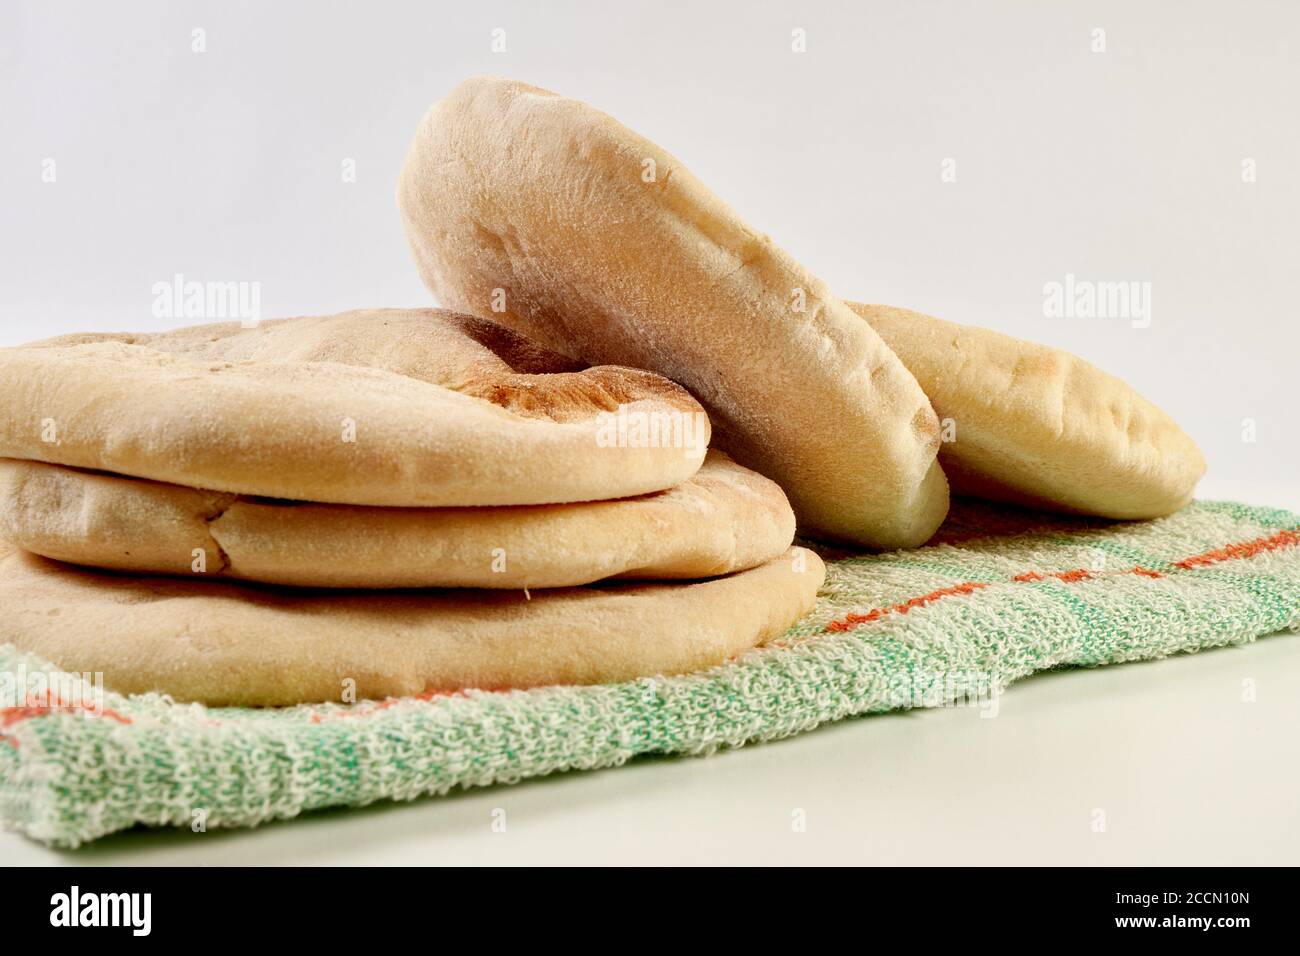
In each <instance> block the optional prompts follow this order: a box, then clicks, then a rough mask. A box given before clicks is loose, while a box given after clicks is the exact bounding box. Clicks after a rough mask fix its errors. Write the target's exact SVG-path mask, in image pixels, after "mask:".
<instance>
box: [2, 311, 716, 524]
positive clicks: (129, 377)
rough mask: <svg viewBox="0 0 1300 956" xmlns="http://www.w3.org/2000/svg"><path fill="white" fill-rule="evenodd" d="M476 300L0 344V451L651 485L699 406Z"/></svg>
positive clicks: (519, 494) (702, 445) (606, 491)
mask: <svg viewBox="0 0 1300 956" xmlns="http://www.w3.org/2000/svg"><path fill="white" fill-rule="evenodd" d="M580 369H581V366H580V365H578V364H576V363H574V362H573V361H572V360H570V359H566V358H564V357H563V356H560V355H557V354H555V353H553V352H548V351H546V350H545V349H542V348H539V347H538V346H536V345H535V344H533V343H531V342H529V341H527V340H526V339H524V338H523V337H522V336H520V335H518V334H517V333H514V332H510V331H509V330H507V329H505V328H503V327H501V326H498V325H496V324H494V323H491V322H488V321H486V320H483V319H475V318H472V317H470V316H464V315H456V314H454V313H451V312H445V311H438V310H410V311H408V310H375V311H362V312H346V313H343V314H342V315H333V316H323V317H306V318H297V319H282V320H279V321H268V322H264V323H262V324H261V325H259V326H256V327H253V328H242V327H241V326H240V325H239V324H238V323H234V322H229V323H223V324H219V325H206V326H197V327H193V328H186V329H178V330H176V331H174V332H166V333H162V334H157V335H146V334H141V335H125V334H123V335H72V336H64V337H63V338H59V339H51V340H49V341H46V342H40V343H36V344H35V345H32V346H25V347H22V348H12V349H0V456H3V457H9V458H27V459H34V460H37V461H48V462H54V463H56V464H62V465H72V466H75V467H81V468H93V469H100V470H104V471H111V472H116V473H119V474H124V475H134V476H137V477H141V478H151V479H154V480H156V481H166V482H172V483H175V484H181V485H188V486H190V487H195V488H209V489H213V490H217V491H227V492H233V493H237V494H248V495H265V496H271V497H277V498H296V499H304V500H311V501H326V502H336V503H342V504H362V505H391V506H442V505H516V504H545V503H550V502H560V501H589V500H593V499H603V498H618V497H624V496H627V495H637V494H644V493H646V492H651V491H659V490H661V489H663V488H668V487H671V486H673V485H675V484H678V483H679V482H682V481H685V480H686V479H687V478H689V477H690V476H691V475H692V474H694V473H695V470H696V469H697V468H698V467H699V464H700V462H701V461H702V460H703V458H704V453H705V450H706V446H707V444H708V438H709V426H708V422H707V416H705V415H704V413H703V410H702V409H701V408H700V407H699V405H698V404H697V403H696V402H695V401H694V400H693V399H692V398H691V397H690V396H689V395H688V394H687V393H686V392H685V391H684V390H683V389H682V388H681V387H679V386H677V385H675V384H673V383H672V382H669V381H667V380H666V379H663V378H660V377H659V376H657V375H653V374H651V373H649V372H643V371H637V370H633V369H623V368H611V367H601V368H589V369H585V370H580Z"/></svg>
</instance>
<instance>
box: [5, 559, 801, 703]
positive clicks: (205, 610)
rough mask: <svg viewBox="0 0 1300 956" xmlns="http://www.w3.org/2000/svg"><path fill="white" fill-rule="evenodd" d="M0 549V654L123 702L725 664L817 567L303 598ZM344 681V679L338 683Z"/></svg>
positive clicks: (569, 677)
mask: <svg viewBox="0 0 1300 956" xmlns="http://www.w3.org/2000/svg"><path fill="white" fill-rule="evenodd" d="M7 551H8V546H7V545H3V544H0V605H2V606H3V607H4V609H5V613H4V615H3V616H0V644H3V643H12V644H14V645H15V646H16V647H18V648H19V649H20V650H25V651H30V652H33V653H36V654H39V655H41V656H42V657H44V658H46V659H47V660H50V661H52V662H53V663H54V664H55V665H57V666H58V667H60V668H62V669H63V670H66V671H71V672H74V673H102V674H103V676H104V684H105V686H106V687H108V688H109V689H111V690H116V691H119V692H121V693H127V694H132V693H146V692H150V691H157V692H160V693H166V694H171V695H172V696H173V697H175V698H176V699H177V700H181V701H200V702H203V703H206V704H209V705H212V706H225V705H237V706H279V705H289V704H297V703H311V702H318V701H328V700H334V701H338V700H340V699H341V698H342V696H343V694H344V692H345V690H347V689H348V688H349V687H353V686H354V687H355V693H356V696H357V699H366V698H383V697H387V696H395V697H396V696H407V695H411V694H418V693H422V692H429V691H453V690H461V689H465V688H483V689H506V688H516V687H537V686H544V685H550V684H591V683H602V682H606V681H622V680H631V679H634V678H637V677H644V676H652V675H657V674H676V673H683V672H686V671H691V670H697V669H700V668H704V667H710V666H713V665H716V664H721V663H722V662H724V661H726V660H727V659H728V658H730V657H733V656H735V655H736V654H740V653H743V652H744V651H746V650H748V649H750V648H751V647H754V646H755V645H757V644H761V643H763V642H764V641H766V640H769V639H770V638H772V637H775V636H778V635H780V634H781V633H783V632H784V631H785V630H786V628H788V627H789V626H790V625H791V624H792V623H793V622H794V621H795V620H796V619H797V618H798V617H800V616H801V615H802V614H804V613H805V612H806V611H808V610H809V609H810V608H811V607H812V605H813V602H814V600H815V598H816V592H817V588H818V587H820V585H821V582H822V579H823V576H824V570H825V569H824V567H823V565H822V562H821V560H820V559H819V558H818V557H817V556H816V555H815V554H813V553H812V552H810V551H804V550H803V549H800V548H792V549H790V550H789V551H788V552H787V553H786V554H784V555H782V556H780V557H778V558H775V559H773V560H772V561H769V562H767V563H766V564H763V565H760V566H759V567H757V568H753V569H752V570H749V571H742V572H740V573H738V574H733V575H728V576H726V577H722V578H714V579H711V580H708V581H703V582H698V583H691V584H635V585H632V584H623V585H605V586H592V587H584V588H563V589H557V590H551V591H541V592H538V593H536V594H533V595H532V598H531V600H529V599H528V598H526V597H525V595H524V594H523V593H522V592H519V591H478V592H475V591H348V592H339V591H325V592H321V591H304V590H299V589H284V588H275V587H272V586H269V585H241V584H229V583H224V582H220V581H214V582H197V581H186V580H180V579H177V578H138V577H123V576H118V575H113V574H110V573H107V572H102V571H88V570H82V569H78V568H74V567H72V566H70V565H64V564H59V563H57V562H53V561H49V560H47V559H45V558H40V557H37V556H35V555H32V554H28V553H26V552H21V551H12V552H8V553H6V552H7ZM348 682H353V683H351V684H349V683H348Z"/></svg>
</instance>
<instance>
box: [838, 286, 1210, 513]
mask: <svg viewBox="0 0 1300 956" xmlns="http://www.w3.org/2000/svg"><path fill="white" fill-rule="evenodd" d="M849 304H850V305H852V306H853V309H854V310H855V311H856V312H857V313H858V314H859V315H860V316H862V318H864V319H866V320H867V322H868V323H870V325H871V327H872V328H873V329H875V330H876V332H878V333H879V334H880V337H881V338H883V339H884V340H885V342H886V343H888V345H889V347H890V348H892V349H893V350H894V351H895V352H896V353H898V356H899V357H900V358H901V359H902V360H903V363H904V364H905V365H906V366H907V367H908V368H909V369H910V370H911V372H912V374H913V375H915V376H916V378H917V381H919V382H920V383H921V386H922V387H923V388H924V389H925V391H926V394H928V395H929V396H930V400H931V401H932V402H934V407H935V410H936V411H937V412H938V413H939V415H940V416H942V417H943V418H945V419H951V420H952V423H953V425H954V427H955V434H954V439H955V440H953V441H950V442H945V443H944V444H943V446H942V447H941V448H940V450H939V460H940V461H941V462H943V467H944V470H945V471H946V472H947V474H948V480H949V481H950V482H951V483H952V488H953V491H954V492H955V493H957V494H966V495H971V496H974V497H980V498H990V499H993V500H995V501H1007V502H1011V503H1013V504H1021V505H1027V506H1029V507H1035V508H1047V509H1050V510H1064V511H1071V512H1077V513H1081V514H1090V515H1100V516H1102V517H1106V518H1157V517H1160V516H1161V515H1167V514H1170V513H1171V512H1174V511H1177V510H1178V509H1179V508H1181V507H1183V505H1185V504H1187V503H1188V502H1189V501H1191V498H1192V492H1193V491H1194V490H1195V488H1196V482H1197V481H1199V480H1200V477H1201V475H1202V474H1204V472H1205V459H1204V458H1203V457H1202V456H1201V452H1200V449H1199V448H1197V447H1196V443H1195V442H1193V441H1192V440H1191V438H1189V437H1188V436H1187V434H1186V433H1184V432H1183V430H1182V429H1181V428H1179V427H1178V425H1177V424H1175V422H1174V421H1173V419H1171V418H1170V417H1169V416H1168V415H1166V414H1165V413H1164V412H1162V411H1161V410H1160V409H1159V408H1157V407H1156V406H1155V405H1152V404H1151V403H1150V402H1149V401H1147V400H1146V399H1144V398H1143V397H1142V396H1141V395H1139V394H1138V393H1137V392H1135V391H1133V389H1132V388H1130V387H1129V386H1128V385H1126V384H1125V383H1124V382H1122V381H1120V380H1119V379H1117V378H1115V377H1114V376H1113V375H1107V374H1106V373H1105V372H1103V371H1101V370H1100V369H1098V368H1096V367H1095V366H1093V365H1090V364H1088V363H1087V362H1085V361H1083V360H1082V359H1080V358H1077V357H1075V356H1073V355H1070V354H1069V353H1068V352H1062V351H1059V350H1057V349H1053V348H1049V347H1047V346H1045V345H1036V344H1035V343H1033V342H1026V341H1023V340H1021V339H1015V338H1012V337H1011V336H1009V335H1001V334H999V333H997V332H991V331H989V330H988V329H980V328H975V327H973V326H966V325H957V324H955V323H952V322H945V321H943V320H941V319H936V318H932V317H931V316H928V315H922V314H921V313H920V312H912V311H909V310H908V309H896V308H892V307H890V306H884V305H861V304H858V303H849Z"/></svg>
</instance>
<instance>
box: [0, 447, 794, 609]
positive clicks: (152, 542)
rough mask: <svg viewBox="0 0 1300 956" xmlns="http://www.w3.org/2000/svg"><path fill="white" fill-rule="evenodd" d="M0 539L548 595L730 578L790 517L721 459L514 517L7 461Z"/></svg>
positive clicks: (158, 563) (349, 582)
mask: <svg viewBox="0 0 1300 956" xmlns="http://www.w3.org/2000/svg"><path fill="white" fill-rule="evenodd" d="M0 538H3V539H5V540H7V541H9V542H10V543H12V544H14V545H17V546H18V547H20V548H24V549H25V550H27V551H34V552H35V553H37V554H41V555H44V556H45V557H47V558H57V559H59V560H61V561H71V562H74V563H76V564H86V565H92V566H94V567H101V568H112V569H115V570H121V571H134V572H138V573H144V574H181V575H187V576H190V577H219V578H237V579H242V580H248V581H262V582H266V583H270V584H290V585H299V586H305V587H347V588H411V587H482V588H550V587H566V586H571V585H578V584H587V583H590V582H592V581H599V580H601V579H603V578H609V577H625V578H627V577H634V578H643V579H647V580H654V579H668V578H706V577H716V576H717V575H721V574H730V573H732V572H735V571H743V570H745V569H747V568H752V567H754V566H755V565H758V564H762V563H763V562H765V561H768V560H770V559H772V558H774V557H776V556H777V555H779V554H782V553H783V552H784V551H785V550H786V549H787V548H789V547H790V543H791V541H792V540H793V538H794V512H792V511H791V510H790V505H789V503H788V502H787V501H786V498H785V495H784V494H783V493H782V492H781V489H780V488H779V487H778V486H777V485H776V483H775V482H772V481H769V480H768V479H766V478H764V477H763V476H762V475H759V474H757V473H755V472H752V471H750V470H749V469H748V468H743V467H741V466H740V465H737V464H736V463H735V462H733V461H732V460H731V459H730V458H728V457H727V456H726V455H725V454H723V453H722V452H720V451H711V452H709V455H708V457H707V458H706V459H705V461H704V465H703V466H702V467H701V468H700V470H699V471H698V472H696V473H695V474H694V475H693V476H692V477H691V478H690V479H688V480H687V481H685V482H683V483H682V484H680V485H678V486H677V487H675V488H670V489H669V490H667V491H660V492H655V493H653V494H649V495H642V496H640V497H636V498H624V499H619V500H616V501H592V502H583V503H578V504H563V505H531V506H529V505H524V506H518V507H512V508H490V507H487V508H369V507H362V506H357V505H323V504H304V503H297V502H285V501H273V500H265V499H256V498H245V497H240V496H238V495H230V494H225V493H223V492H217V491H199V490H196V489H193V488H185V487H182V486H180V485H167V484H162V483H160V482H154V481H147V480H144V479H140V478H124V477H122V476H120V475H110V474H104V473H100V472H87V471H80V470H78V469H74V468H65V467H63V466H61V465H49V464H45V463H44V462H34V461H19V460H17V459H12V458H8V459H0Z"/></svg>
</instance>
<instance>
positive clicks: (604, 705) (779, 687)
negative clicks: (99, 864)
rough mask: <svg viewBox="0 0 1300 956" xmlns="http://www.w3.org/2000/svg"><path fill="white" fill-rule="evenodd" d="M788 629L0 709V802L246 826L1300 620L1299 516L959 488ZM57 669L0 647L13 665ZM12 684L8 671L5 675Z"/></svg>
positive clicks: (15, 811) (81, 817)
mask: <svg viewBox="0 0 1300 956" xmlns="http://www.w3.org/2000/svg"><path fill="white" fill-rule="evenodd" d="M823 553H824V554H825V556H826V557H827V559H828V568H827V571H828V575H827V582H826V586H825V590H824V591H823V593H822V596H821V598H820V600H819V602H818V605H817V607H816V608H815V609H814V611H813V612H812V613H811V614H809V615H808V616H807V617H806V618H804V619H803V620H802V621H800V622H799V623H798V624H797V625H796V626H795V627H793V628H791V630H790V632H789V633H788V634H787V635H786V636H785V637H784V638H783V639H781V640H779V641H777V642H774V643H772V644H769V645H768V646H767V647H766V648H762V649H759V650H757V651H753V652H750V653H748V654H746V655H745V656H743V657H741V658H740V659H738V660H736V661H734V662H731V663H729V664H726V665H723V666H721V667H717V668H715V669H713V670H710V671H706V672H703V673H699V674H694V675H690V676H685V677H673V678H658V679H648V680H639V681H634V682H631V683H626V684H616V685H602V686H594V687H557V688H545V689H540V690H530V691H511V692H495V693H494V692H486V691H483V692H479V691H468V692H465V693H460V694H455V695H450V696H441V697H427V698H413V699H401V700H385V701H369V702H362V703H358V704H355V705H352V706H350V707H347V706H342V705H326V706H311V707H294V708H286V709H283V710H263V711H257V710H238V709H220V710H217V709H213V710H208V709H205V708H203V707H200V706H197V705H178V704H174V703H171V702H169V701H167V700H165V699H162V698H159V697H157V696H152V695H151V696H142V697H135V698H123V697H121V696H119V695H115V694H111V693H109V694H107V695H106V696H105V699H104V700H103V701H102V704H103V707H102V712H101V713H100V715H99V716H95V717H93V718H90V717H87V716H86V715H85V714H84V713H83V712H81V711H80V709H79V708H78V707H77V706H75V703H74V702H69V701H66V700H63V701H61V700H54V699H48V700H46V701H44V702H40V701H38V702H37V703H36V704H35V705H31V703H30V702H29V703H28V706H17V707H9V708H7V709H4V710H0V819H3V821H4V823H5V824H6V825H7V826H9V827H11V828H14V829H17V830H19V831H21V832H23V833H25V834H27V835H28V836H30V837H32V838H34V839H36V840H40V841H44V842H46V843H50V844H54V845H58V846H65V847H70V846H76V845H77V844H80V843H83V842H85V841H87V840H93V839H95V838H96V837H99V836H102V835H104V834H106V833H111V832H113V831H115V830H120V829H122V828H125V827H130V826H133V825H135V824H150V825H163V826H185V825H189V824H190V823H191V821H192V820H193V819H195V817H194V813H195V811H203V812H204V813H205V814H206V824H207V826H209V827H218V826H227V827H234V826H252V825H254V824H257V823H261V822H263V821H266V820H272V819H280V818H286V817H292V816H294V815H296V814H298V813H300V812H302V811H304V810H311V809H314V808H318V807H328V806H337V805H360V804H366V803H370V802H372V801H375V800H380V799H384V798H391V799H398V800H405V799H411V798H414V797H418V796H421V795H424V794H435V793H445V792H446V791H448V790H450V789H452V788H453V787H459V786H477V785H483V784H492V783H506V782H512V781H517V780H521V779H523V778H525V777H534V776H539V775H542V774H547V773H552V772H554V771H558V770H567V769H574V768H587V769H590V768H596V767H608V766H613V765H616V764H621V763H623V762H625V761H626V760H628V759H629V758H630V757H634V756H636V755H638V754H647V753H685V754H702V753H707V752H709V751H712V750H715V749H717V748H720V747H727V746H738V745H740V744H743V743H746V742H750V741H758V740H770V739H773V738H777V737H784V736H787V735H790V734H794V733H798V732H799V731H803V730H810V729H812V728H813V727H816V726H817V725H818V724H821V723H824V722H826V721H830V720H836V719H839V718H842V717H847V716H849V715H853V714H863V713H871V712H877V711H883V710H890V709H894V708H897V707H908V706H918V705H936V704H944V703H951V702H953V701H954V700H955V699H957V698H958V697H962V696H963V695H964V697H965V699H967V700H969V699H970V696H971V692H972V688H974V689H975V691H976V692H985V691H987V690H988V688H987V687H984V686H983V685H984V682H985V681H988V682H990V683H991V684H992V685H993V686H995V687H1001V686H1004V685H1005V684H1006V683H1008V682H1010V681H1012V680H1015V679H1016V678H1019V677H1023V676H1025V675H1027V674H1031V673H1033V672H1034V671H1039V670H1043V669H1045V668H1050V667H1058V666H1064V665H1075V666H1090V665H1096V664H1109V663H1117V662H1121V661H1130V660H1139V659H1144V658H1155V657H1164V656H1167V655H1169V654H1174V653H1177V652H1180V651H1195V650H1200V649H1202V648H1207V647H1214V646H1218V645H1224V644H1239V643H1243V642H1246V641H1250V640H1253V639H1254V638H1255V637H1257V636H1260V635H1264V634H1269V633H1272V632H1277V631H1282V630H1289V629H1293V628H1295V627H1297V626H1300V519H1297V517H1296V516H1295V515H1292V514H1289V513H1287V512H1284V511H1278V510H1273V509H1267V508H1250V507H1245V506H1242V505H1236V504H1231V503H1207V502H1200V503H1197V504H1193V505H1191V506H1189V507H1188V508H1186V509H1184V510H1183V511H1181V512H1179V513H1178V514H1176V515H1173V516H1171V517H1169V518H1163V519H1160V520H1157V521H1150V522H1141V523H1121V524H1115V523H1106V522H1097V521H1089V520H1084V519H1069V518H1060V517H1048V516H1044V515H1035V514H1032V513H1028V512H1019V511H1014V510H1012V509H1007V508H995V507H991V506H986V505H975V504H971V503H958V504H957V507H956V508H955V509H954V511H953V514H952V516H951V518H950V519H949V521H948V522H947V523H946V524H945V525H944V527H943V528H942V529H941V530H940V533H939V535H938V537H937V538H936V539H935V540H934V541H933V542H932V543H931V544H930V545H929V546H927V547H924V548H920V549H917V550H915V551H907V552H895V553H892V554H885V555H861V554H857V555H855V554H846V553H844V552H839V551H826V552H823ZM42 671H46V672H47V671H49V667H48V665H46V664H43V663H42V662H41V661H39V660H37V659H35V658H32V657H30V656H26V655H21V654H18V653H16V652H15V651H14V650H13V649H12V648H8V649H3V648H0V677H3V675H4V674H6V673H8V674H11V675H12V674H19V673H26V674H28V675H30V674H31V673H34V672H42ZM12 680H13V678H11V682H12Z"/></svg>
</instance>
